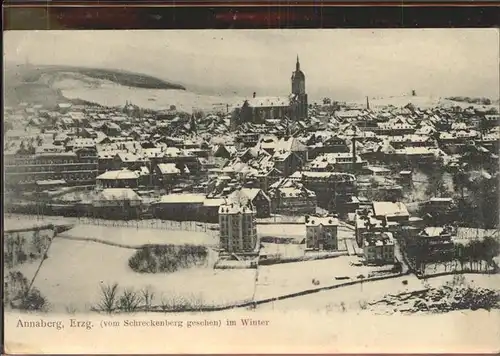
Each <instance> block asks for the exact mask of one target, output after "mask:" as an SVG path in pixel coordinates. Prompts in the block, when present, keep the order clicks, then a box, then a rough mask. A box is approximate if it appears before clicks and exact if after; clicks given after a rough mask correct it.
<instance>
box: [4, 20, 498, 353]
mask: <svg viewBox="0 0 500 356" xmlns="http://www.w3.org/2000/svg"><path fill="white" fill-rule="evenodd" d="M3 44H4V62H5V64H4V78H5V82H4V85H5V90H4V108H3V110H4V122H3V124H4V148H3V165H4V167H3V168H4V179H3V183H4V191H3V199H4V241H3V243H4V259H3V263H4V266H3V268H4V275H5V280H4V307H5V316H4V317H5V320H4V327H5V328H4V332H5V352H6V353H7V354H16V353H18V354H19V353H23V354H31V353H37V354H38V353H50V354H58V353H64V354H72V353H85V354H91V353H100V354H106V353H112V354H129V353H141V354H147V353H156V354H159V353H191V354H193V353H276V352H282V353H287V352H288V353H291V352H293V353H311V352H314V353H321V352H328V353H331V352H365V353H366V352H495V351H498V350H499V349H500V338H499V335H500V303H499V296H500V275H499V263H500V261H499V255H500V234H499V230H498V227H499V199H498V198H499V197H498V178H499V173H498V154H499V152H498V150H499V143H500V120H499V118H500V117H499V84H500V82H499V67H498V63H499V33H498V30H496V29H433V30H431V29H426V30H424V29H415V30H400V29H392V30H388V29H387V30H382V29H366V30H361V29H359V30H340V29H339V30H319V29H315V30H203V31H198V30H189V31H188V30H172V31H149V30H148V31H146V30H143V31H71V30H68V31H39V32H37V31H8V32H6V33H5V34H4V42H3Z"/></svg>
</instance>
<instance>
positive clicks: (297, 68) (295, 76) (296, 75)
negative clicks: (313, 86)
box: [292, 55, 306, 80]
mask: <svg viewBox="0 0 500 356" xmlns="http://www.w3.org/2000/svg"><path fill="white" fill-rule="evenodd" d="M305 77H306V76H305V75H304V73H303V72H302V71H301V70H300V61H299V55H297V62H296V63H295V71H294V72H293V73H292V79H302V80H305Z"/></svg>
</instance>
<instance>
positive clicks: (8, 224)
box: [3, 216, 68, 231]
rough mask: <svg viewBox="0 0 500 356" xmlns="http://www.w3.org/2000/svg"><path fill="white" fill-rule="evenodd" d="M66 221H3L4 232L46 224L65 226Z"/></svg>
mask: <svg viewBox="0 0 500 356" xmlns="http://www.w3.org/2000/svg"><path fill="white" fill-rule="evenodd" d="M67 223H68V221H67V220H65V219H64V218H63V219H60V218H57V217H54V218H53V219H52V218H44V219H27V218H24V217H11V218H9V217H6V216H4V220H3V224H4V225H3V229H4V231H8V230H17V229H33V228H36V227H39V226H44V225H48V224H67Z"/></svg>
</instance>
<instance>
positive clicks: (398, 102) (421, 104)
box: [352, 95, 494, 110]
mask: <svg viewBox="0 0 500 356" xmlns="http://www.w3.org/2000/svg"><path fill="white" fill-rule="evenodd" d="M352 103H354V104H358V105H361V106H363V107H365V106H366V99H365V98H363V99H359V100H355V101H353V102H352ZM409 103H411V104H413V105H415V106H416V107H417V108H420V109H424V110H426V109H430V108H435V107H438V106H440V107H446V108H450V107H453V106H460V107H461V108H463V109H466V108H468V107H471V106H472V107H474V108H477V109H479V108H482V109H484V108H491V107H494V105H486V106H485V105H478V104H471V103H466V102H461V101H452V100H448V99H445V98H440V97H431V96H410V95H402V96H392V97H385V98H370V108H383V107H386V106H389V105H392V106H395V107H399V108H401V107H404V106H406V105H408V104H409Z"/></svg>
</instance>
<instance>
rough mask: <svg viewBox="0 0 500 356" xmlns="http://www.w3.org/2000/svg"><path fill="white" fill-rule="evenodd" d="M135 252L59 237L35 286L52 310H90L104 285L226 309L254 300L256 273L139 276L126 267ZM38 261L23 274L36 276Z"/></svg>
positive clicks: (157, 301) (208, 271) (203, 270)
mask: <svg viewBox="0 0 500 356" xmlns="http://www.w3.org/2000/svg"><path fill="white" fill-rule="evenodd" d="M134 252H135V250H133V249H126V248H120V247H114V246H108V245H104V244H100V243H95V242H85V241H72V240H67V239H62V238H56V239H55V240H54V241H53V243H52V246H51V249H50V251H49V258H48V259H47V260H45V262H44V263H43V265H42V268H41V270H40V272H39V274H38V277H37V278H36V280H35V284H34V286H35V287H36V288H38V289H39V290H40V291H41V293H42V294H43V295H44V296H46V297H47V299H48V301H49V302H50V304H51V311H55V312H64V311H65V310H67V309H70V310H76V311H80V312H83V311H86V310H89V308H90V307H91V306H93V305H95V304H96V303H97V302H98V301H99V291H100V286H101V285H103V284H104V285H107V284H113V283H118V284H119V286H120V288H127V287H129V288H134V289H135V290H141V289H144V288H149V289H150V290H151V291H153V292H154V293H155V295H156V298H155V303H154V304H161V299H162V298H164V299H166V300H169V299H171V298H175V297H184V298H187V299H190V300H194V301H196V302H199V303H202V304H205V305H224V304H229V303H235V302H241V301H245V300H247V299H250V298H251V296H252V293H253V285H254V283H253V281H254V278H255V270H214V269H212V268H211V267H210V266H207V267H199V268H191V269H188V270H182V271H178V272H175V273H170V274H139V273H135V272H133V271H132V270H131V269H130V268H129V266H128V259H129V258H130V257H131V256H132V255H133V253H134ZM37 267H38V264H37V263H33V264H25V265H23V266H21V268H19V270H20V271H21V272H22V273H24V274H25V275H30V276H31V275H33V274H34V271H35V270H36V268H37Z"/></svg>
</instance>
